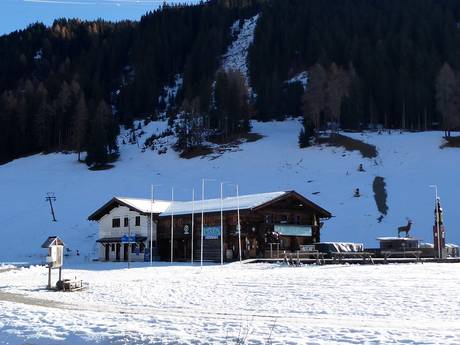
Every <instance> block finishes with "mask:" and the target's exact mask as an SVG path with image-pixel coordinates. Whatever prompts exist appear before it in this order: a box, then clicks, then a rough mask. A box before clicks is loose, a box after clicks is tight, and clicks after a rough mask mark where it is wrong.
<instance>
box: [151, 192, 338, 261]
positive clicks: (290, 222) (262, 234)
mask: <svg viewBox="0 0 460 345" xmlns="http://www.w3.org/2000/svg"><path fill="white" fill-rule="evenodd" d="M223 215H224V216H223V231H222V233H223V240H224V241H223V242H224V260H225V261H233V260H236V259H238V257H239V252H238V251H239V245H238V230H237V224H238V212H237V210H236V209H234V210H226V211H225V212H224V213H223ZM330 217H331V214H330V213H329V212H328V211H326V210H324V209H322V208H321V207H319V206H318V205H316V204H314V203H312V202H311V201H309V200H307V199H306V198H304V197H303V196H301V195H300V194H298V193H296V192H289V193H286V194H285V195H283V196H282V197H279V198H275V199H274V200H271V201H269V202H266V203H264V204H262V205H258V206H257V207H254V208H250V209H244V210H240V223H241V242H242V244H241V245H242V257H243V259H248V258H263V257H270V256H271V255H274V251H277V250H278V248H279V250H280V251H290V252H293V251H296V250H299V247H300V246H301V245H308V244H313V243H316V242H319V241H320V229H321V227H322V222H321V219H325V218H330ZM171 218H172V217H171V215H161V214H160V215H159V216H158V246H159V254H160V258H161V259H162V260H170V259H171ZM173 219H174V226H173V231H174V234H173V241H174V245H173V260H174V261H190V260H191V256H192V252H191V251H192V238H193V249H194V256H193V257H194V260H196V261H198V260H200V256H201V247H200V245H201V213H200V210H199V204H198V207H197V209H196V213H195V215H194V224H193V234H192V215H191V214H181V215H178V216H174V218H173ZM203 223H204V228H206V229H207V228H210V227H218V228H219V229H220V224H221V216H220V212H208V213H205V214H204V222H203ZM280 228H285V229H289V228H292V229H301V230H303V229H305V230H308V231H309V232H305V233H304V234H301V235H299V236H296V234H294V233H290V234H283V233H279V232H277V231H276V230H277V229H280ZM219 231H220V230H219ZM270 243H272V245H270ZM270 247H271V248H270ZM270 249H272V250H270ZM220 253H221V240H220V236H216V237H213V238H205V239H204V240H203V260H207V261H220V255H221V254H220Z"/></svg>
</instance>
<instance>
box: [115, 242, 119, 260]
mask: <svg viewBox="0 0 460 345" xmlns="http://www.w3.org/2000/svg"><path fill="white" fill-rule="evenodd" d="M115 255H116V260H117V261H120V243H117V246H116V252H115Z"/></svg>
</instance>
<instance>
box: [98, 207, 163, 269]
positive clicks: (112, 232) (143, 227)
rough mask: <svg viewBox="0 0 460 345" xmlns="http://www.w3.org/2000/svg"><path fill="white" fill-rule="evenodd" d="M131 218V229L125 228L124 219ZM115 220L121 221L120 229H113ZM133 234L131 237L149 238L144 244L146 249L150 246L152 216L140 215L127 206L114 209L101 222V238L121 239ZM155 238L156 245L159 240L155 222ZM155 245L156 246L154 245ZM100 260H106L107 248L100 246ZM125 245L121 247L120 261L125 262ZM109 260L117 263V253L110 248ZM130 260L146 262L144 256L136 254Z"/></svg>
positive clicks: (153, 237)
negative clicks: (138, 217) (137, 224)
mask: <svg viewBox="0 0 460 345" xmlns="http://www.w3.org/2000/svg"><path fill="white" fill-rule="evenodd" d="M137 216H140V226H136V225H135V224H136V219H135V218H136V217H137ZM125 217H127V218H129V224H130V225H129V227H128V226H126V227H125V226H124V218H125ZM114 218H119V219H120V227H118V228H113V227H112V220H113V219H114ZM129 232H131V236H133V235H137V236H143V237H147V240H146V241H145V242H144V243H145V245H146V247H149V246H150V216H145V215H140V214H139V213H138V212H135V211H131V210H129V208H128V207H126V206H119V207H116V208H113V209H112V210H111V211H110V213H108V214H106V215H105V216H104V217H102V218H101V219H100V220H99V238H105V237H121V236H123V235H127V234H128V233H129ZM152 233H153V236H152V239H153V241H155V243H156V239H157V224H156V223H155V221H154V222H153V232H152ZM154 245H155V244H154ZM99 259H100V260H102V261H103V260H105V247H104V245H102V244H100V246H99ZM123 259H124V257H123V244H121V247H120V261H123ZM109 260H110V261H115V260H116V251H115V250H114V251H112V248H110V251H109ZM130 260H131V261H144V254H143V253H141V254H140V255H137V254H136V253H130Z"/></svg>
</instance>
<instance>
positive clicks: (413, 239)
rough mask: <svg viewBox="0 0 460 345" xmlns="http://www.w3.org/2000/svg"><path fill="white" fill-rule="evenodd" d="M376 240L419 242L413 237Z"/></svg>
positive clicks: (379, 238)
mask: <svg viewBox="0 0 460 345" xmlns="http://www.w3.org/2000/svg"><path fill="white" fill-rule="evenodd" d="M377 240H379V241H395V240H400V241H420V240H419V239H417V238H414V237H378V238H377Z"/></svg>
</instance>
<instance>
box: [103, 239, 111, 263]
mask: <svg viewBox="0 0 460 345" xmlns="http://www.w3.org/2000/svg"><path fill="white" fill-rule="evenodd" d="M104 247H105V261H109V253H110V243H106V244H105V246H104Z"/></svg>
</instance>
